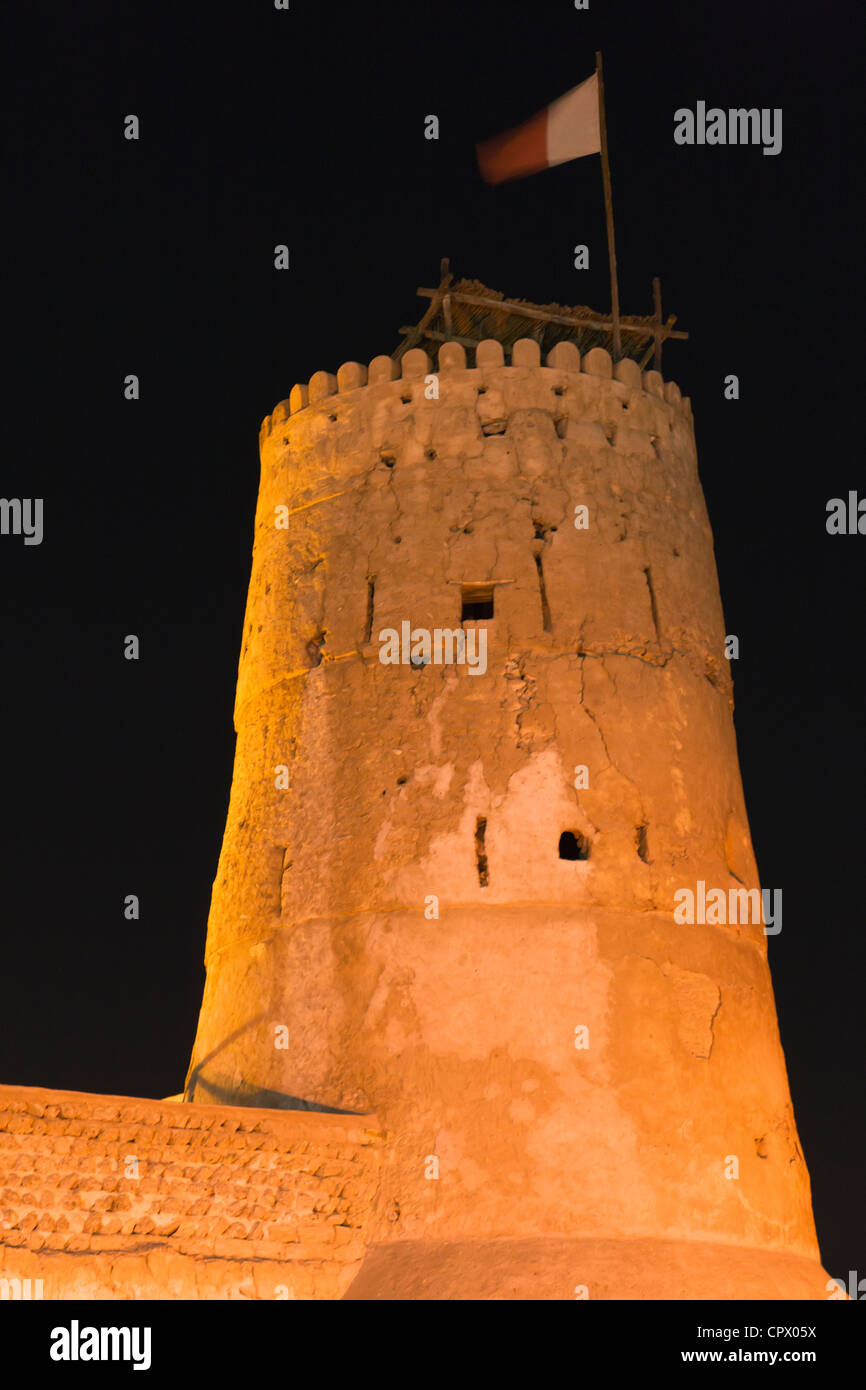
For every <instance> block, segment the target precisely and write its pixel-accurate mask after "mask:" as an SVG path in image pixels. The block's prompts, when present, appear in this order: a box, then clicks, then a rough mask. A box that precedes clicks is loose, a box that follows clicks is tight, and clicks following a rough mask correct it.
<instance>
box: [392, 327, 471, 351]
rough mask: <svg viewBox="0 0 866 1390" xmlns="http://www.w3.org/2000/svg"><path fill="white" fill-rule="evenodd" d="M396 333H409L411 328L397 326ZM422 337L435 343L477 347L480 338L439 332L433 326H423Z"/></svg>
mask: <svg viewBox="0 0 866 1390" xmlns="http://www.w3.org/2000/svg"><path fill="white" fill-rule="evenodd" d="M397 332H398V333H411V332H412V329H411V328H398V329H397ZM421 336H422V338H433V339H434V341H435V342H437V343H462V345H463V347H471V348H474V347H477V346H478V344H479V343H480V342H481V339H480V338H461V337H460V336H459V335H458V334H457V333H439V332H438V331H437V330H436V329H434V328H425V329H424V332H423V333H422V335H421Z"/></svg>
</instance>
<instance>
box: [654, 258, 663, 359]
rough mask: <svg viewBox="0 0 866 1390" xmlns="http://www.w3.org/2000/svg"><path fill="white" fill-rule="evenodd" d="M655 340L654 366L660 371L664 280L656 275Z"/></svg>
mask: <svg viewBox="0 0 866 1390" xmlns="http://www.w3.org/2000/svg"><path fill="white" fill-rule="evenodd" d="M653 327H654V329H655V332H654V333H653V342H654V344H655V359H654V361H653V368H654V370H655V371H657V372H660V371H661V369H662V337H661V328H662V282H661V280H660V279H659V277H658V276H657V275H656V276H654V278H653Z"/></svg>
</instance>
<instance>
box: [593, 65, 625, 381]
mask: <svg viewBox="0 0 866 1390" xmlns="http://www.w3.org/2000/svg"><path fill="white" fill-rule="evenodd" d="M595 70H596V74H597V76H598V128H599V135H600V137H601V173H602V178H603V180H604V213H605V218H606V219H607V254H608V260H609V261H610V316H611V319H612V320H613V360H614V362H618V361H619V360H620V358H621V357H622V340H621V338H620V332H619V285H618V284H617V278H616V245H615V243H614V239H613V194H612V192H611V186H610V161H609V159H608V155H607V124H606V122H605V118H604V77H603V75H602V68H601V54H600V53H596V55H595Z"/></svg>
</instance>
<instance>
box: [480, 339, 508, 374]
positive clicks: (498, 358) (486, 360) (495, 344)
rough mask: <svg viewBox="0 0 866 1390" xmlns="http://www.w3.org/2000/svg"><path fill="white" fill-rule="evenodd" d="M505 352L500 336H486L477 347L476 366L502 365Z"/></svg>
mask: <svg viewBox="0 0 866 1390" xmlns="http://www.w3.org/2000/svg"><path fill="white" fill-rule="evenodd" d="M504 362H505V353H504V352H503V349H502V344H501V343H500V342H499V339H498V338H484V339H483V341H482V342H480V343H479V344H478V346H477V348H476V349H475V365H476V367H501V366H503V364H504Z"/></svg>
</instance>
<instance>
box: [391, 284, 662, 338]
mask: <svg viewBox="0 0 866 1390" xmlns="http://www.w3.org/2000/svg"><path fill="white" fill-rule="evenodd" d="M440 293H441V289H435V290H429V289H421V288H419V289H418V290H416V294H418V295H420V296H421V297H422V298H423V299H437V298H438V297H439V295H440ZM449 298H450V299H452V300H453V301H454V302H455V303H457V304H475V305H477V306H478V307H479V308H480V309H500V310H503V311H504V312H505V313H506V314H520V315H521V316H522V317H523V318H526V319H543V320H544V322H545V323H562V324H565V325H566V326H567V327H568V328H597V329H602V330H603V331H604V332H605V333H610V332H611V330H612V327H613V325H612V321H611V320H610V319H595V318H592V319H582V318H577V317H576V316H575V315H571V314H548V313H546V312H545V311H544V310H543V309H534V308H531V307H530V306H529V305H527V304H512V303H511V302H510V301H509V300H507V299H487V298H486V297H485V296H484V295H480V294H462V293H461V292H460V291H459V290H451V292H450V294H449ZM425 320H426V322H428V323H429V319H428V318H427V316H426V315H425ZM668 322H671V320H670V319H669V320H668ZM401 331H402V330H401ZM620 331H621V332H623V333H633V334H636V335H637V336H638V337H639V338H651V337H652V336H653V327H652V324H651V323H650V324H631V323H622V322H620ZM662 332H663V334H664V336H665V337H666V338H688V336H689V335H688V333H681V332H677V333H669V332H667V331H666V326H665V328H663V329H662Z"/></svg>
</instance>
